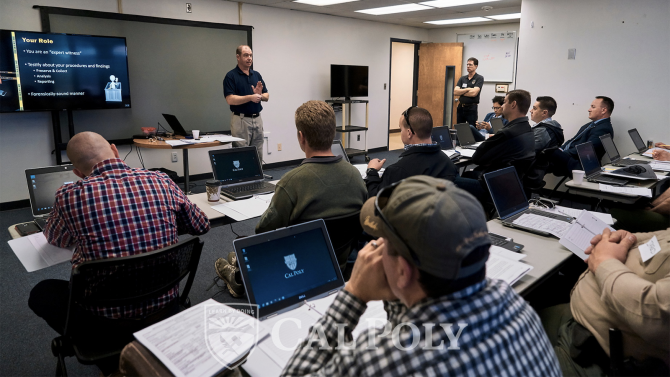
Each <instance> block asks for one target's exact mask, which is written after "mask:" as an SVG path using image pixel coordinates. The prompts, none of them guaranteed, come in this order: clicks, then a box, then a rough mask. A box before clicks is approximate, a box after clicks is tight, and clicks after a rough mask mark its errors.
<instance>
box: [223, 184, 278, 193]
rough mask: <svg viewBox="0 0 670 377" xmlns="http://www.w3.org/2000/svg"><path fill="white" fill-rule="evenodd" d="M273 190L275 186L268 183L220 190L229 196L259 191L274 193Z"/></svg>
mask: <svg viewBox="0 0 670 377" xmlns="http://www.w3.org/2000/svg"><path fill="white" fill-rule="evenodd" d="M274 188H275V185H273V184H271V183H268V182H254V183H250V184H248V185H239V186H231V187H227V188H225V189H221V191H225V192H229V193H231V194H238V193H240V192H249V191H260V192H263V191H274Z"/></svg>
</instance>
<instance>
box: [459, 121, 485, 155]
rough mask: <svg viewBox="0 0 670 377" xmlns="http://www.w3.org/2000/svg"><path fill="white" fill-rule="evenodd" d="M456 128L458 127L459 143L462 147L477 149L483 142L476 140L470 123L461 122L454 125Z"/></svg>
mask: <svg viewBox="0 0 670 377" xmlns="http://www.w3.org/2000/svg"><path fill="white" fill-rule="evenodd" d="M454 128H456V135H457V136H458V143H459V144H460V145H461V148H468V149H477V147H478V146H479V145H480V144H481V142H479V143H478V142H477V141H476V140H475V136H474V135H473V134H472V129H471V128H470V125H469V124H467V123H459V124H456V125H454Z"/></svg>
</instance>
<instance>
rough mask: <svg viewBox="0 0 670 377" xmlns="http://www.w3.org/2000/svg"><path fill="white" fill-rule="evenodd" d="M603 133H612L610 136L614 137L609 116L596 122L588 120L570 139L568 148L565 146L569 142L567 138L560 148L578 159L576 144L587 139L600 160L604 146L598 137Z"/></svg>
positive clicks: (603, 152)
mask: <svg viewBox="0 0 670 377" xmlns="http://www.w3.org/2000/svg"><path fill="white" fill-rule="evenodd" d="M605 134H610V135H612V137H614V129H612V121H611V120H610V118H605V119H603V120H601V121H599V122H598V123H596V124H593V122H589V123H587V124H585V125H583V126H582V127H581V128H580V129H579V131H577V133H576V134H575V137H573V138H572V139H570V140H574V141H573V142H572V143H570V148H568V149H567V150H566V148H565V146H566V145H567V143H569V142H570V140H568V141H567V142H565V144H563V146H562V147H561V149H563V152H566V153H568V154H569V155H570V156H572V158H576V159H577V160H579V156H578V155H577V148H576V146H577V145H578V144H583V143H586V142H587V141H590V142H591V143H593V148H594V149H595V150H596V154H597V155H598V159H599V160H600V159H602V158H603V156H604V155H605V147H603V143H602V142H601V141H600V137H601V136H603V135H605Z"/></svg>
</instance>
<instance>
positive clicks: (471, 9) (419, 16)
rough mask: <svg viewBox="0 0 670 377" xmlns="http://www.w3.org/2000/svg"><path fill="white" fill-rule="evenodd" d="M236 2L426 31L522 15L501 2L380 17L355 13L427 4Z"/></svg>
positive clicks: (507, 0)
mask: <svg viewBox="0 0 670 377" xmlns="http://www.w3.org/2000/svg"><path fill="white" fill-rule="evenodd" d="M238 1H239V2H242V3H247V4H255V5H263V6H268V7H275V8H283V9H292V10H299V11H303V12H312V13H321V14H329V15H332V16H339V17H349V18H357V19H361V20H368V21H377V22H385V23H389V24H396V25H405V26H414V27H420V28H426V29H439V28H446V27H460V26H468V25H475V24H481V22H480V23H464V24H456V25H431V24H424V22H425V21H435V20H443V19H451V18H467V17H483V16H493V15H498V14H508V13H520V12H521V0H501V1H493V2H487V3H479V4H473V5H462V6H457V7H449V8H435V9H430V10H423V11H416V12H405V13H395V14H387V15H382V16H373V15H370V14H365V13H357V12H355V11H357V10H363V9H370V8H379V7H387V6H392V5H401V4H411V3H419V2H420V1H427V0H417V1H404V0H359V1H353V2H349V3H342V4H335V5H329V6H322V7H319V6H314V5H307V4H300V3H294V2H293V1H290V0H238ZM483 6H491V7H493V9H492V10H490V11H484V10H482V7H483ZM510 21H512V20H502V21H487V22H484V24H487V25H488V24H491V25H493V24H502V23H509V22H510Z"/></svg>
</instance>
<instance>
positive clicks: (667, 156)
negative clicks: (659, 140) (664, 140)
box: [651, 147, 670, 161]
mask: <svg viewBox="0 0 670 377" xmlns="http://www.w3.org/2000/svg"><path fill="white" fill-rule="evenodd" d="M659 148H660V147H659ZM651 156H652V157H653V158H654V160H658V161H670V152H669V151H660V150H658V149H656V150H654V151H653V152H651Z"/></svg>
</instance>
